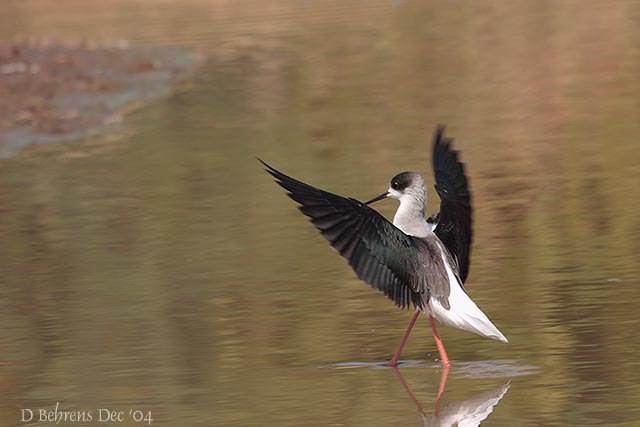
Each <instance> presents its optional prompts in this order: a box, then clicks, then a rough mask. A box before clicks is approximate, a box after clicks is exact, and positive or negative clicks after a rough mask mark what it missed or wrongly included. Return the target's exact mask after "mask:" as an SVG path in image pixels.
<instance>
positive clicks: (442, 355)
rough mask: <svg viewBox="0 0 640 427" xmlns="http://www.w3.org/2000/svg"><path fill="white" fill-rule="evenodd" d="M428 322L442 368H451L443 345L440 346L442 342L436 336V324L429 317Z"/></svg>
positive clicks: (438, 336)
mask: <svg viewBox="0 0 640 427" xmlns="http://www.w3.org/2000/svg"><path fill="white" fill-rule="evenodd" d="M429 322H430V323H431V329H432V330H433V338H435V340H436V345H437V346H438V352H439V353H440V359H441V360H442V366H444V367H445V368H448V367H449V366H451V363H450V362H449V358H448V357H447V352H446V351H445V349H444V344H442V340H441V339H440V335H438V329H436V322H435V321H434V320H433V317H431V316H429Z"/></svg>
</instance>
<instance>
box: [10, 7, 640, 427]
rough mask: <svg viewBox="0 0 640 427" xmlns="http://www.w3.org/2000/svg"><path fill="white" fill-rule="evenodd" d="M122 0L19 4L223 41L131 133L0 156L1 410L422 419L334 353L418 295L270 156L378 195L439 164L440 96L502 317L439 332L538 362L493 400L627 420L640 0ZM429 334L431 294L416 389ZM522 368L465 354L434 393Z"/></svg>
mask: <svg viewBox="0 0 640 427" xmlns="http://www.w3.org/2000/svg"><path fill="white" fill-rule="evenodd" d="M131 3H133V2H131ZM131 3H130V2H127V1H120V2H118V6H119V7H118V8H113V7H111V6H109V5H105V6H102V5H101V4H98V3H92V4H91V5H85V4H84V2H79V1H67V2H65V5H66V10H65V11H64V13H63V11H62V10H57V9H56V10H51V9H52V8H50V7H49V6H47V5H46V3H45V4H43V3H40V2H21V3H20V4H19V5H18V3H15V4H14V3H12V4H11V7H7V8H3V12H2V18H1V19H2V20H3V22H7V23H9V22H14V21H15V22H23V23H27V24H28V25H27V26H26V27H24V28H28V31H30V32H32V33H39V31H40V30H39V29H41V28H51V31H52V35H53V36H57V37H63V38H64V37H67V38H69V37H72V38H79V37H89V36H92V34H93V35H94V37H96V38H99V39H109V38H115V37H126V38H128V39H131V40H133V41H134V42H139V43H149V42H158V43H168V42H173V43H177V44H180V45H184V46H187V47H190V48H192V49H195V50H197V51H199V52H201V53H202V54H203V55H206V56H207V57H208V60H207V61H206V62H205V64H204V65H203V66H202V68H201V69H200V70H199V71H198V73H197V75H196V77H195V78H194V81H193V82H192V83H191V84H190V85H189V86H186V87H184V88H183V89H182V90H181V91H180V92H179V93H178V94H176V95H175V96H174V97H172V98H171V99H168V100H167V101H163V102H161V103H159V104H156V105H153V106H150V107H148V108H146V109H144V110H142V111H139V112H137V113H135V114H133V115H132V116H130V117H129V119H128V121H127V123H126V126H125V129H123V130H122V132H121V133H120V135H119V136H118V138H117V140H116V141H115V142H111V143H105V142H104V141H86V142H81V143H74V144H64V145H60V146H55V147H47V148H44V149H42V150H37V151H31V152H24V153H22V154H21V155H19V156H18V157H16V158H14V159H11V160H9V161H5V162H2V163H1V164H0V240H1V241H2V245H0V260H1V261H0V321H1V322H2V325H3V328H2V333H1V335H0V361H2V362H1V363H2V364H1V365H0V379H1V381H0V383H1V384H2V385H0V396H1V397H3V399H0V400H2V401H3V403H2V404H0V419H3V420H17V417H18V416H19V409H20V408H23V407H32V408H38V407H53V406H54V405H55V402H56V401H60V402H62V406H63V407H64V408H66V409H78V410H82V409H93V410H97V409H98V408H100V407H103V406H104V407H123V408H129V407H133V408H144V409H150V410H152V411H153V414H154V418H155V419H156V422H155V423H154V424H155V425H211V424H214V425H225V426H228V425H242V426H246V425H283V424H289V425H301V424H303V425H399V424H408V425H420V423H421V419H420V417H419V415H418V414H417V412H416V407H415V405H414V403H413V402H412V401H411V399H409V398H408V396H407V394H406V392H405V391H404V390H403V388H402V387H401V384H400V383H399V382H398V380H397V378H396V377H395V376H394V375H393V373H392V372H391V371H390V370H385V369H327V368H325V369H322V368H321V367H323V366H326V365H332V364H337V363H345V362H355V361H358V362H379V361H383V360H385V359H386V358H388V357H389V356H390V354H391V352H392V351H393V350H394V348H395V345H396V344H397V341H398V340H399V338H400V336H401V333H402V331H403V329H404V327H405V324H406V322H407V321H408V319H409V317H410V313H408V312H402V311H399V310H396V309H394V308H393V306H392V305H391V304H389V302H388V301H387V300H386V299H385V298H384V297H383V296H382V295H379V294H377V293H376V292H374V291H372V290H370V289H369V288H368V287H367V286H366V285H363V284H362V283H360V282H359V281H358V280H357V279H355V278H354V275H353V274H352V272H351V271H350V269H349V268H348V267H347V266H346V265H345V263H344V262H343V261H341V260H340V259H339V257H338V256H336V254H335V253H333V251H332V250H331V249H330V248H329V247H328V245H326V243H325V242H324V241H323V239H322V238H321V237H320V236H318V234H317V233H316V232H315V231H314V230H313V228H312V227H311V226H310V225H309V224H307V223H306V220H305V219H304V218H303V217H302V215H300V213H299V212H297V211H296V209H295V208H294V206H293V204H292V203H291V201H290V200H288V199H287V198H286V197H285V196H284V195H283V194H282V191H281V190H280V189H279V188H277V187H276V186H275V185H274V184H273V183H272V182H271V180H270V178H269V177H268V176H267V175H266V174H265V173H264V172H262V171H261V169H260V167H259V165H258V163H257V162H256V161H255V159H254V156H256V155H257V156H260V157H262V158H265V160H268V161H269V162H271V163H272V164H274V166H276V167H278V168H281V169H282V170H283V171H285V172H287V173H290V174H291V175H293V176H296V177H300V178H301V179H303V180H306V181H308V182H310V183H312V184H315V185H318V186H320V187H323V188H327V189H330V190H333V191H336V192H338V193H341V194H346V195H352V196H354V197H358V198H366V197H372V196H374V195H376V194H379V193H380V192H381V191H382V190H384V189H385V188H386V185H387V181H388V179H389V177H390V176H392V175H393V174H394V173H396V172H399V171H400V170H416V171H421V172H423V173H425V175H426V176H428V177H429V179H430V177H431V172H430V169H429V151H430V145H429V144H430V142H429V140H428V139H429V136H430V134H431V131H432V129H433V127H434V125H435V124H436V123H438V122H445V123H448V124H449V125H450V129H449V131H450V133H451V134H452V135H453V136H455V137H456V138H457V142H456V144H457V147H458V148H459V149H461V150H462V153H463V154H462V156H463V159H464V160H465V161H466V162H467V163H468V173H469V175H470V179H471V186H472V189H473V194H474V199H473V201H474V205H475V212H476V216H475V221H476V238H475V246H474V248H473V254H472V256H473V258H472V267H471V274H470V277H469V281H468V289H469V292H470V294H471V296H472V297H473V298H474V299H475V300H476V301H477V302H478V304H479V305H480V306H481V307H482V308H483V310H484V311H485V312H486V313H487V314H488V315H489V316H490V317H491V319H492V320H493V321H494V322H495V323H496V325H497V326H498V327H499V328H500V329H501V330H502V331H504V333H505V334H506V335H507V336H508V337H509V339H510V341H511V343H510V344H509V345H506V346H505V345H500V344H498V343H495V342H492V341H488V340H483V339H481V338H479V337H476V336H473V335H470V334H467V333H464V332H459V331H453V330H449V329H445V330H443V331H442V335H443V338H444V340H445V342H446V344H447V348H448V350H449V352H450V356H451V357H452V358H453V359H454V360H456V361H458V362H459V363H472V362H483V361H495V360H511V361H515V362H514V363H517V364H519V365H518V366H533V367H536V369H537V370H536V371H535V373H532V374H531V375H526V376H513V378H512V379H511V386H510V389H509V392H508V393H507V394H506V395H505V397H504V398H503V400H502V401H501V402H500V403H499V404H498V406H496V407H495V408H494V413H493V414H491V415H490V417H489V418H487V421H486V425H505V426H513V425H532V426H534V425H535V426H537V425H547V426H553V425H579V426H584V425H618V426H626V425H628V426H631V425H634V423H635V420H637V419H638V418H639V417H640V413H639V411H638V405H637V402H638V401H640V386H638V384H640V366H639V363H638V358H637V357H636V354H637V352H638V351H639V350H640V341H639V340H638V338H637V334H636V330H637V327H638V321H637V316H636V313H635V311H636V309H635V305H636V304H635V302H636V301H638V300H640V286H638V285H639V284H638V273H639V269H638V263H637V255H636V254H637V253H638V252H639V250H640V247H639V244H638V242H639V241H640V235H639V234H640V232H639V231H638V230H640V220H639V219H638V215H637V208H636V206H637V200H640V194H639V193H640V189H639V187H638V185H637V184H636V183H638V182H640V169H639V168H638V159H639V158H640V146H639V145H638V144H637V141H636V140H637V136H638V135H640V124H639V122H638V120H637V117H638V116H639V113H640V106H639V105H638V103H637V102H636V101H634V100H637V99H638V95H640V93H639V92H640V85H639V84H638V80H637V70H638V66H639V65H640V55H639V51H638V47H637V44H634V43H633V42H632V40H635V39H637V37H638V29H637V26H636V25H634V22H636V21H637V19H636V18H637V17H638V7H637V4H636V3H634V2H629V3H625V4H612V5H609V6H607V7H604V6H601V3H599V2H593V3H591V2H590V3H589V5H588V6H587V5H585V6H584V7H582V8H580V10H579V11H577V10H575V8H574V7H572V5H571V4H570V3H564V2H560V3H557V4H554V5H553V6H548V7H547V8H544V7H542V6H540V5H538V4H536V3H531V4H528V5H524V6H523V5H515V4H514V5H511V4H503V5H499V6H498V5H494V6H491V7H489V6H488V5H478V4H475V3H455V4H452V5H442V4H438V5H435V4H429V3H422V2H396V3H393V4H386V3H382V2H380V3H379V4H378V3H375V4H367V6H366V7H365V6H363V5H361V4H357V3H326V4H324V3H323V4H317V5H316V4H306V3H304V5H303V4H302V3H298V2H282V3H278V4H277V7H276V6H272V7H273V9H269V7H267V6H260V5H256V4H254V2H248V3H246V4H244V3H243V5H244V6H245V7H241V6H239V5H234V4H226V3H216V2H212V3H205V2H197V1H193V2H187V4H188V6H183V3H181V4H180V6H178V5H177V3H176V4H172V3H170V2H169V3H167V5H166V7H164V8H162V10H159V11H158V13H157V14H154V15H153V18H149V20H145V19H144V18H145V17H147V16H148V8H145V7H140V6H136V4H131ZM248 4H251V5H252V6H253V7H252V8H247V7H246V5H248ZM103 8H104V9H103ZM106 8H108V11H109V13H102V12H104V11H105V10H107V9H106ZM70 10H71V11H74V12H73V13H67V12H68V11H70ZM87 16H90V17H91V19H89V20H88V19H87ZM14 17H15V19H13V18H14ZM140 23H145V24H144V25H141V24H140ZM54 24H55V25H54ZM98 24H99V25H98ZM427 24H428V25H427ZM11 25H17V24H11ZM11 25H9V24H7V26H0V27H1V28H2V30H1V31H2V32H3V35H5V36H8V35H11V34H14V33H15V32H16V31H17V30H15V29H12V28H11ZM92 27H94V28H95V30H94V31H92V30H93V28H92ZM23 31H27V30H23ZM429 196H430V198H431V204H432V207H431V209H430V211H433V210H435V207H433V203H434V201H436V200H437V198H436V196H435V192H434V191H430V193H429ZM435 203H436V204H437V202H435ZM394 208H395V206H394V204H393V203H390V202H389V203H386V204H384V205H381V206H380V209H381V211H382V212H383V213H385V214H386V215H388V216H390V215H392V213H393V210H394ZM435 355H436V350H435V346H434V345H433V342H432V339H431V337H430V336H429V331H428V327H427V325H426V322H423V321H421V322H420V324H419V325H418V327H417V328H416V331H415V332H414V334H413V336H412V338H411V340H410V341H409V344H408V348H407V350H406V353H405V354H404V358H406V359H409V360H418V361H422V362H423V363H425V364H426V365H427V367H422V368H419V369H408V368H405V369H401V371H402V373H403V375H404V377H405V378H406V381H407V383H408V384H409V386H410V387H411V389H412V390H413V393H414V394H415V395H416V397H417V400H419V401H420V403H421V404H422V405H423V407H424V408H432V407H433V406H434V404H435V401H436V396H437V390H438V385H439V381H440V372H439V369H431V368H430V367H428V366H429V363H430V362H431V361H432V360H433V358H434V357H435ZM505 376H512V375H505ZM504 383H505V378H504V377H498V378H485V377H481V376H478V375H463V372H458V374H456V371H455V370H454V371H452V373H451V377H450V379H449V381H448V384H447V389H446V391H445V393H444V395H443V402H442V405H443V407H445V406H447V405H448V404H449V403H455V402H461V401H465V400H466V399H469V398H471V397H472V396H475V395H477V394H480V393H483V392H487V391H490V390H495V389H497V388H499V387H501V386H502V385H503V384H504ZM124 425H127V424H124ZM131 425H133V424H131ZM483 425H485V424H483Z"/></svg>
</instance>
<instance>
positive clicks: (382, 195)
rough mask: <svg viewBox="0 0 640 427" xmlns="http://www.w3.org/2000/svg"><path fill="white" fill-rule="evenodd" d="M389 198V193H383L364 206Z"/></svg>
mask: <svg viewBox="0 0 640 427" xmlns="http://www.w3.org/2000/svg"><path fill="white" fill-rule="evenodd" d="M387 197H389V192H388V191H385V192H384V193H382V194H381V195H379V196H378V197H374V198H373V199H371V200H369V201H368V202H364V204H365V205H370V204H371V203H373V202H377V201H378V200H382V199H386V198H387Z"/></svg>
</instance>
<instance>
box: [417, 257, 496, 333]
mask: <svg viewBox="0 0 640 427" xmlns="http://www.w3.org/2000/svg"><path fill="white" fill-rule="evenodd" d="M440 251H442V248H440ZM441 256H442V261H443V262H444V266H445V268H446V270H447V275H448V277H449V288H450V289H451V291H450V294H449V306H450V308H449V310H447V309H446V308H445V307H443V306H442V305H441V304H440V303H439V302H438V301H437V300H436V299H435V298H430V299H429V309H430V311H431V314H432V315H433V317H435V318H436V319H437V320H438V321H439V322H440V323H442V324H443V325H446V326H451V327H452V328H457V329H462V330H464V331H468V332H473V333H475V334H478V335H481V336H483V337H487V338H491V339H494V340H497V341H502V342H504V343H507V342H509V341H508V340H507V338H506V337H505V336H504V335H502V333H501V332H500V331H499V330H498V328H496V327H495V326H494V324H493V323H491V320H489V318H488V317H487V316H486V315H485V314H484V313H483V312H482V310H480V309H479V308H478V306H477V305H476V303H474V302H473V301H472V300H471V298H469V295H467V293H466V292H465V291H464V290H463V289H462V287H461V286H460V284H459V283H458V279H457V278H456V276H455V275H454V274H453V271H452V270H451V267H450V266H449V264H447V261H446V259H445V257H444V254H441Z"/></svg>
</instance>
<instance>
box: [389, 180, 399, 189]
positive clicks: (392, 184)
mask: <svg viewBox="0 0 640 427" xmlns="http://www.w3.org/2000/svg"><path fill="white" fill-rule="evenodd" d="M391 188H393V189H394V190H397V189H398V181H393V182H392V183H391Z"/></svg>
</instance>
